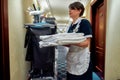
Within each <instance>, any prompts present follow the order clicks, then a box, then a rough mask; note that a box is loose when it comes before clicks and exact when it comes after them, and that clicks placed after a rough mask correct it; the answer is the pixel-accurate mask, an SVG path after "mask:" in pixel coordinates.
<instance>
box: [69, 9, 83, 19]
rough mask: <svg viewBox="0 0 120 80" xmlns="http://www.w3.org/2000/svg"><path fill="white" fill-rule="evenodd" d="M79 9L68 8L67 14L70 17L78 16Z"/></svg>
mask: <svg viewBox="0 0 120 80" xmlns="http://www.w3.org/2000/svg"><path fill="white" fill-rule="evenodd" d="M80 12H81V10H77V9H69V16H70V17H71V18H76V17H79V14H80Z"/></svg>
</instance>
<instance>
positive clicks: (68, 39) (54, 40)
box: [39, 33, 86, 48]
mask: <svg viewBox="0 0 120 80" xmlns="http://www.w3.org/2000/svg"><path fill="white" fill-rule="evenodd" d="M39 38H40V40H41V41H40V42H39V46H40V48H42V47H49V46H57V45H68V44H74V43H80V42H82V41H84V40H86V37H85V36H84V34H83V33H59V34H54V35H43V36H40V37H39Z"/></svg>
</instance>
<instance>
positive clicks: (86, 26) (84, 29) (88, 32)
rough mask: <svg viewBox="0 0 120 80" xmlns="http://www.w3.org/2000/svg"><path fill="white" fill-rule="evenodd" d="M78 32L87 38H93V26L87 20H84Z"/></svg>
mask: <svg viewBox="0 0 120 80" xmlns="http://www.w3.org/2000/svg"><path fill="white" fill-rule="evenodd" d="M78 32H81V33H84V35H85V36H86V37H92V28H91V24H90V22H89V21H88V20H87V19H82V21H81V23H80V27H79V30H78Z"/></svg>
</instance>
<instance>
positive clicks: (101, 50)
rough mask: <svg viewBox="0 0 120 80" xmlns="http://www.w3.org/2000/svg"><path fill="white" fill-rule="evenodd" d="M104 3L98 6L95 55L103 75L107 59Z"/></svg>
mask: <svg viewBox="0 0 120 80" xmlns="http://www.w3.org/2000/svg"><path fill="white" fill-rule="evenodd" d="M104 18H105V16H104V4H101V5H100V6H98V8H97V14H96V24H95V41H96V43H95V55H96V68H97V70H99V71H100V72H101V73H102V75H103V74H104V62H105V61H104V60H105V26H104V24H105V23H104V20H105V19H104Z"/></svg>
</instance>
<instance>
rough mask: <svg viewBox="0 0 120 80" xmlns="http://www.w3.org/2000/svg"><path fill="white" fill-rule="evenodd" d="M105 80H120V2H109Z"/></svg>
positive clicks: (111, 0)
mask: <svg viewBox="0 0 120 80" xmlns="http://www.w3.org/2000/svg"><path fill="white" fill-rule="evenodd" d="M105 56H106V57H105V80H117V79H120V0H107V29H106V55H105Z"/></svg>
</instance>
